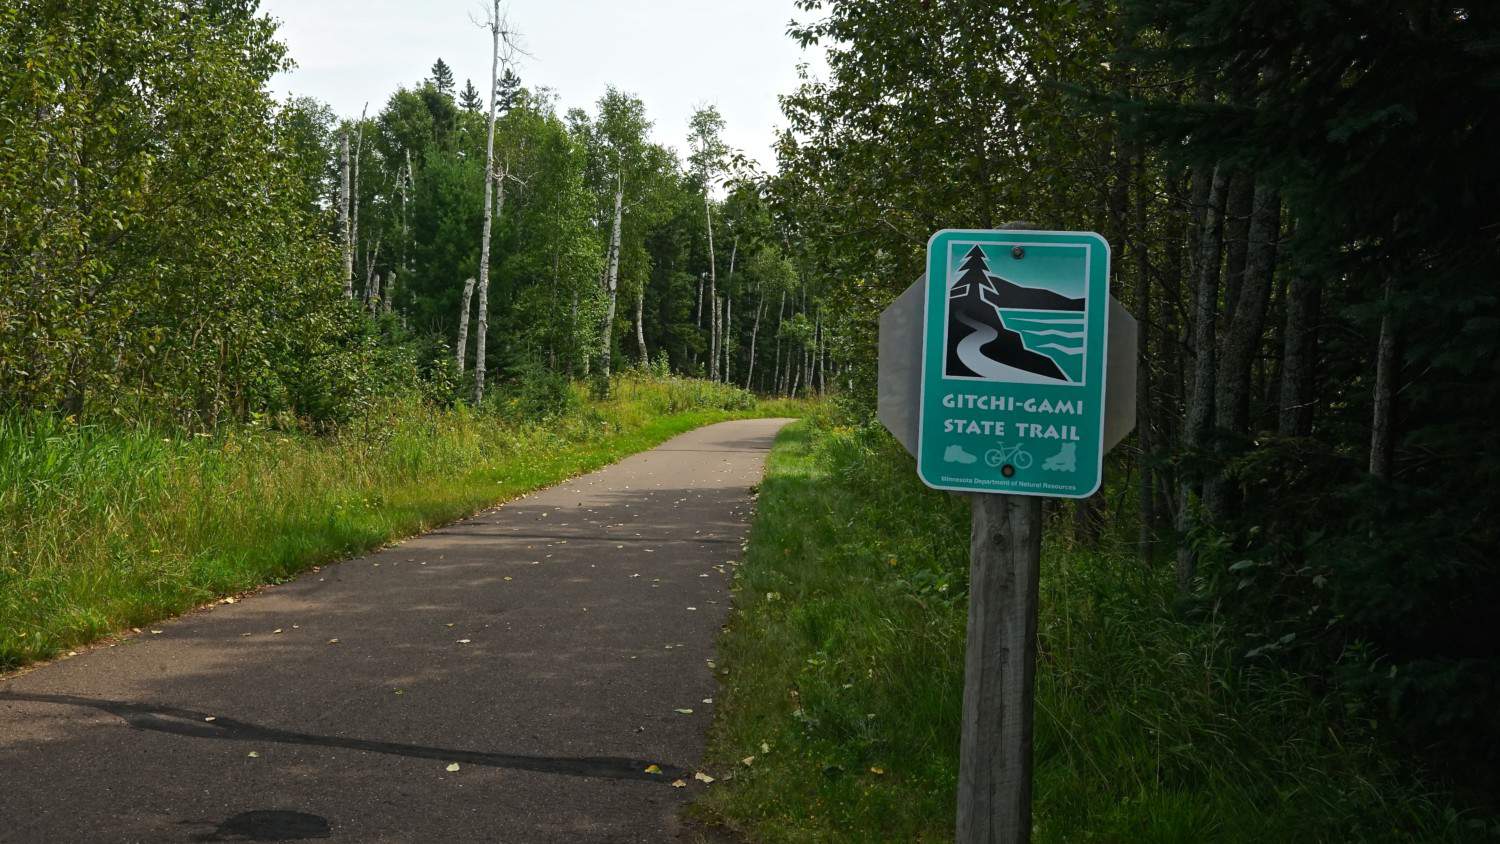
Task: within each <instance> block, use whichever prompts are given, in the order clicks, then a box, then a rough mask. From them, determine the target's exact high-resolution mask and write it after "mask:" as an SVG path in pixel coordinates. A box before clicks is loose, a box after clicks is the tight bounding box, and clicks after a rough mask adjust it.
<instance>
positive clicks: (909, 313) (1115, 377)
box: [876, 273, 1140, 455]
mask: <svg viewBox="0 0 1500 844" xmlns="http://www.w3.org/2000/svg"><path fill="white" fill-rule="evenodd" d="M926 285H927V274H926V273H923V274H922V277H921V278H919V279H917V280H916V281H914V282H912V285H911V286H910V287H908V288H906V290H905V291H904V292H902V294H901V295H900V296H897V297H896V301H894V302H892V303H891V306H890V307H888V308H886V309H885V311H884V312H883V313H881V315H880V361H879V366H880V378H879V380H880V383H879V393H878V396H877V400H876V415H877V416H878V417H879V419H880V424H882V425H884V426H885V427H886V429H887V430H889V431H890V432H891V434H892V435H893V436H894V437H895V438H896V441H897V442H899V443H901V445H902V447H903V448H905V449H906V450H907V452H909V453H910V454H912V455H916V453H917V415H918V409H919V407H920V406H921V401H922V293H923V290H924V289H925V288H926ZM1139 330H1140V328H1139V326H1138V325H1137V324H1136V321H1135V317H1133V316H1131V315H1130V313H1129V312H1128V311H1126V310H1125V306H1124V305H1121V304H1120V303H1119V301H1117V300H1116V299H1115V298H1114V297H1113V296H1111V297H1109V338H1108V354H1107V359H1106V362H1105V385H1104V450H1105V451H1106V452H1107V451H1109V450H1111V449H1113V448H1114V447H1115V446H1117V445H1119V444H1120V440H1123V439H1125V436H1126V435H1127V434H1129V433H1130V432H1131V431H1133V430H1135V378H1136V366H1137V360H1136V348H1135V345H1136V332H1138V331H1139Z"/></svg>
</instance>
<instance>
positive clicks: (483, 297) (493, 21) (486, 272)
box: [474, 0, 501, 406]
mask: <svg viewBox="0 0 1500 844" xmlns="http://www.w3.org/2000/svg"><path fill="white" fill-rule="evenodd" d="M489 26H490V39H491V40H490V43H491V50H490V113H489V121H488V123H489V128H488V130H487V132H486V136H485V143H484V225H483V226H482V228H481V232H480V235H479V316H478V320H477V321H478V326H477V329H476V331H475V334H477V335H478V336H476V337H475V338H474V340H475V343H474V404H475V405H476V406H477V405H478V404H479V403H480V402H482V401H484V370H485V366H486V365H487V364H486V362H485V359H484V352H485V342H486V340H487V339H488V337H487V336H486V335H487V334H488V333H489V326H490V314H489V311H490V308H489V304H490V229H491V227H492V225H493V224H494V220H493V213H494V199H495V198H494V195H493V194H492V192H491V189H490V183H491V182H492V181H493V180H494V178H495V80H496V79H499V78H500V29H501V21H500V0H493V5H492V6H491V9H490V20H489Z"/></svg>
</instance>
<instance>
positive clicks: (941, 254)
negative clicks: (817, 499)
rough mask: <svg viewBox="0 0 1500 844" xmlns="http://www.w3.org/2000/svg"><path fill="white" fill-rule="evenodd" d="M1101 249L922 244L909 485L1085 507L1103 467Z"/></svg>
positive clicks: (1006, 238) (1005, 235)
mask: <svg viewBox="0 0 1500 844" xmlns="http://www.w3.org/2000/svg"><path fill="white" fill-rule="evenodd" d="M1109 310H1110V309H1109V244H1108V243H1106V242H1105V240H1104V238H1103V237H1100V236H1099V235H1097V234H1095V233H1093V232H1052V231H1024V230H1023V231H1014V230H992V229H982V230H955V229H946V230H944V231H940V232H938V233H937V234H935V235H933V236H932V239H931V240H929V241H928V244H927V287H926V290H925V311H924V317H923V343H922V350H923V353H922V388H921V403H920V408H921V412H920V418H919V421H918V429H917V474H918V476H919V477H921V479H922V481H923V483H926V484H927V485H928V486H931V487H935V488H937V489H946V490H954V491H962V492H991V493H1008V494H1011V495H1036V496H1049V497H1058V498H1086V497H1088V496H1089V495H1092V494H1093V493H1094V492H1095V491H1096V490H1097V489H1098V488H1099V483H1100V477H1101V469H1102V466H1103V461H1104V451H1105V448H1104V411H1105V405H1104V394H1105V392H1104V384H1105V357H1106V349H1107V338H1108V337H1109V325H1108V322H1109Z"/></svg>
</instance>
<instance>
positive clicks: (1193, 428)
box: [1177, 165, 1229, 593]
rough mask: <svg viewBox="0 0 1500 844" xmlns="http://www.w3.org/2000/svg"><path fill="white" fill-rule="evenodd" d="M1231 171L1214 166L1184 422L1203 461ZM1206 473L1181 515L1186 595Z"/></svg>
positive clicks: (1183, 502) (1180, 561)
mask: <svg viewBox="0 0 1500 844" xmlns="http://www.w3.org/2000/svg"><path fill="white" fill-rule="evenodd" d="M1228 181H1229V177H1228V170H1227V169H1226V168H1225V167H1224V166H1222V165H1221V166H1219V167H1215V168H1214V175H1213V183H1212V186H1211V187H1210V188H1209V196H1208V207H1207V208H1206V209H1205V213H1204V217H1203V233H1202V236H1201V237H1200V238H1199V241H1200V242H1199V251H1198V266H1197V270H1198V272H1197V276H1198V278H1197V284H1196V285H1195V286H1196V290H1195V294H1196V295H1195V297H1194V302H1193V352H1194V354H1195V355H1196V358H1195V360H1194V362H1193V392H1192V395H1191V396H1190V397H1189V400H1188V407H1187V419H1186V420H1185V422H1184V424H1183V439H1184V443H1183V445H1184V446H1185V448H1186V450H1187V451H1188V453H1189V458H1190V459H1193V460H1201V457H1202V454H1201V453H1202V451H1203V448H1204V446H1205V445H1206V444H1207V442H1208V435H1209V430H1210V427H1211V424H1212V422H1213V399H1214V375H1215V370H1214V363H1215V360H1214V351H1215V349H1214V333H1215V332H1214V320H1215V319H1216V318H1217V316H1218V305H1219V263H1220V253H1221V252H1222V247H1223V239H1224V198H1225V197H1224V194H1225V192H1226V188H1227V187H1228ZM1201 474H1202V472H1201V470H1187V471H1184V472H1183V477H1182V479H1181V487H1180V501H1179V505H1178V511H1177V517H1178V518H1177V521H1178V530H1179V532H1180V533H1181V534H1182V537H1181V543H1180V544H1179V545H1178V547H1177V588H1178V591H1180V592H1183V593H1186V592H1188V591H1189V590H1190V589H1191V588H1192V584H1193V577H1194V576H1195V575H1196V574H1197V565H1198V560H1197V555H1196V554H1195V553H1194V552H1193V550H1192V548H1191V547H1190V546H1189V543H1188V534H1189V533H1190V532H1191V531H1192V530H1193V528H1194V527H1195V526H1196V525H1195V524H1194V520H1193V515H1192V509H1193V508H1192V499H1193V495H1194V493H1195V492H1196V484H1195V483H1194V481H1195V480H1197V479H1198V478H1199V476H1201Z"/></svg>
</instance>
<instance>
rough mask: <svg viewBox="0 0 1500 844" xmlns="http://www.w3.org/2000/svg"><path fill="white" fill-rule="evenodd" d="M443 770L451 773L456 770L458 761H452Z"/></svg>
mask: <svg viewBox="0 0 1500 844" xmlns="http://www.w3.org/2000/svg"><path fill="white" fill-rule="evenodd" d="M445 770H446V771H448V773H450V774H451V773H453V772H454V771H456V770H458V763H457V762H453V763H451V764H449V765H448V767H447V768H446V769H445Z"/></svg>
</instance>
